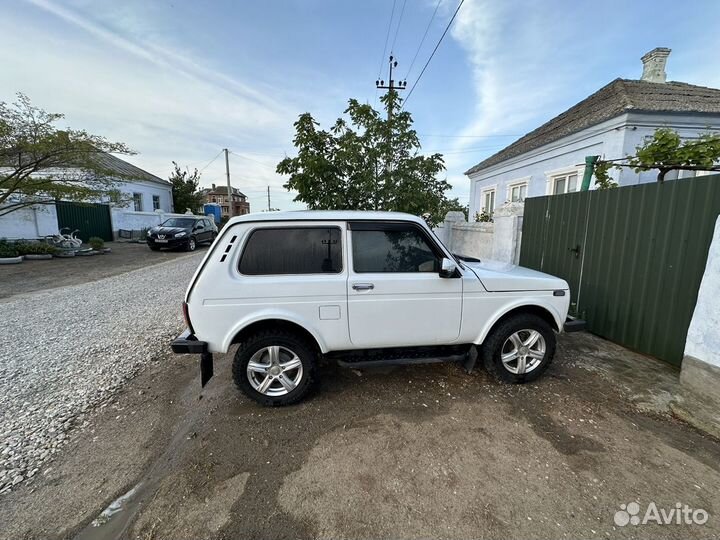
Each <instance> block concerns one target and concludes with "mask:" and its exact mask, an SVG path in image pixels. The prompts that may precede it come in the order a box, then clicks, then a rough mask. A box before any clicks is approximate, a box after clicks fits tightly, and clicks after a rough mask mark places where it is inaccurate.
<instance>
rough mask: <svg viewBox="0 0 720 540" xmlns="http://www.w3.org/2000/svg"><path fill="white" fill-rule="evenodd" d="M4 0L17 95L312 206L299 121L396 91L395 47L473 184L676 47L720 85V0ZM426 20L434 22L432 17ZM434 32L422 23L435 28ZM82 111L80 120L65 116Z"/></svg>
mask: <svg viewBox="0 0 720 540" xmlns="http://www.w3.org/2000/svg"><path fill="white" fill-rule="evenodd" d="M458 3H459V0H439V1H438V0H362V1H360V0H282V1H281V0H262V1H261V0H255V1H252V2H250V1H247V0H245V1H229V0H224V1H206V2H198V1H182V0H171V1H167V0H164V1H148V0H123V1H122V2H117V1H116V0H64V1H60V0H0V35H2V36H3V44H2V46H1V47H0V101H6V102H12V101H14V99H15V93H16V92H23V93H24V94H26V95H27V96H28V97H30V99H31V100H32V101H33V103H34V104H35V105H36V106H39V107H41V108H43V109H46V110H48V111H51V112H61V113H64V114H65V119H64V120H63V122H64V123H65V125H67V126H70V127H72V128H75V129H86V130H88V131H90V132H92V133H94V134H98V135H103V136H105V137H107V138H108V139H110V140H115V141H122V142H124V143H126V144H128V145H129V146H130V147H131V148H132V149H133V150H135V151H136V152H137V154H135V155H133V156H129V157H124V159H127V161H130V162H131V163H134V164H136V165H138V166H139V167H142V168H143V169H145V170H147V171H149V172H151V173H153V174H155V175H157V176H160V177H162V178H167V176H168V175H169V173H170V172H171V170H172V161H176V162H178V163H179V164H180V165H181V167H183V168H186V167H187V168H189V169H193V168H197V169H199V170H200V171H201V173H202V177H201V182H200V183H201V185H204V186H209V185H211V184H212V183H216V184H224V183H225V163H224V159H223V156H222V155H221V152H222V149H223V148H228V149H229V150H230V151H231V154H230V160H229V161H230V172H231V177H232V184H233V186H234V187H237V188H239V189H240V190H242V191H243V192H244V193H246V194H247V195H248V197H249V200H250V204H251V209H252V210H253V211H257V210H261V209H263V208H265V207H266V206H267V187H268V186H270V194H271V205H272V206H273V207H275V208H280V209H283V210H285V209H297V208H302V207H303V205H302V204H298V203H294V202H293V198H294V194H292V193H288V192H287V191H286V190H285V189H284V188H283V187H282V186H283V184H284V183H285V182H286V181H287V178H284V177H282V176H280V175H278V174H276V173H275V166H276V165H277V163H278V162H279V161H280V160H281V159H282V158H283V157H285V156H286V155H289V156H293V155H294V147H293V144H292V138H293V133H294V130H293V122H295V120H296V119H297V117H298V115H300V114H302V113H305V112H310V113H311V114H312V115H313V116H314V117H315V118H316V119H317V120H318V121H319V122H320V123H321V125H322V126H323V127H328V126H329V125H330V123H331V122H333V121H334V120H335V119H336V118H337V117H338V116H341V115H342V111H343V110H344V109H345V107H346V105H347V100H348V99H349V98H351V97H352V98H357V99H359V100H360V101H362V102H367V103H371V104H375V105H376V106H377V105H379V103H378V101H377V97H378V93H377V90H376V89H375V81H376V79H378V78H385V79H387V59H386V57H387V56H388V55H389V54H390V53H391V52H392V54H393V55H394V57H395V59H396V60H397V61H398V64H399V65H398V68H397V70H396V74H397V77H398V78H405V79H406V80H407V83H408V86H407V88H408V90H406V91H404V92H403V94H404V95H405V96H406V97H407V94H408V92H409V90H410V88H411V87H412V86H413V85H415V84H416V87H415V89H414V90H413V93H412V95H411V96H410V97H409V99H408V100H407V103H406V105H405V108H406V109H407V110H409V111H410V112H411V113H412V115H413V119H414V121H415V129H416V130H417V132H418V134H419V136H420V141H421V143H422V152H423V153H432V152H440V153H442V154H443V155H444V157H445V162H446V166H447V170H446V172H445V174H446V176H447V179H448V181H449V182H450V183H451V184H452V186H453V189H452V192H451V196H456V197H458V198H459V199H460V201H461V202H462V203H463V204H466V203H467V202H468V196H469V181H468V180H467V177H465V176H464V174H463V173H464V171H465V170H467V169H468V168H470V167H471V166H473V165H474V164H476V163H478V162H479V161H482V160H483V159H484V158H485V157H488V156H489V155H491V154H493V153H495V152H496V151H498V150H500V149H502V148H503V147H504V146H506V145H508V144H509V143H511V142H512V141H513V140H515V139H517V138H518V137H519V136H521V135H523V134H524V133H527V132H528V131H531V130H532V129H534V128H536V127H537V126H539V125H540V124H542V123H543V122H545V121H547V120H549V119H550V118H552V117H554V116H556V115H557V114H559V113H561V112H562V111H564V110H566V109H567V108H569V107H570V106H572V105H574V104H575V103H577V102H578V101H580V100H582V99H584V98H585V97H587V96H588V95H590V94H592V93H593V92H595V91H597V90H598V89H600V88H601V87H602V86H604V85H605V84H607V83H609V82H610V81H612V80H614V79H615V78H617V77H623V78H630V79H637V78H639V77H640V74H641V72H642V65H641V62H640V57H641V56H642V55H643V54H644V53H645V52H647V51H649V50H651V49H653V48H654V47H659V46H661V47H670V48H671V49H672V51H673V52H672V54H671V56H670V58H669V61H668V67H667V72H668V78H669V79H670V80H677V81H684V82H688V83H692V84H699V85H703V86H712V87H716V88H717V87H720V55H718V54H717V52H718V51H720V33H718V32H713V31H712V29H711V26H712V25H711V24H710V23H709V22H708V21H715V20H718V18H719V17H720V2H717V1H716V0H708V1H702V0H693V1H691V2H677V1H643V0H637V1H632V2H628V1H613V0H610V1H604V2H602V3H590V2H578V1H577V0H575V1H555V0H545V1H530V0H528V1H523V2H521V1H514V0H502V1H501V0H495V1H484V0H465V2H464V3H463V5H462V7H461V8H460V11H459V12H458V15H457V18H456V19H455V21H454V22H453V24H452V26H451V27H450V30H449V32H448V33H447V35H446V36H445V38H444V40H442V42H441V43H440V46H439V47H438V49H437V52H436V53H435V55H434V56H433V58H432V60H431V61H430V63H429V64H428V66H427V68H426V70H425V72H424V73H423V74H422V77H420V78H419V79H418V77H419V75H420V73H421V70H422V68H423V66H424V65H425V63H426V62H427V60H428V58H429V57H430V54H431V52H432V50H433V48H434V47H435V46H436V45H437V43H438V41H439V40H440V37H441V35H442V33H443V31H444V30H445V28H446V27H447V24H448V22H449V20H450V18H451V16H452V14H453V12H454V11H455V9H456V8H457V6H458ZM426 30H427V34H425V32H426ZM424 35H425V39H424V40H423V36H424ZM62 127H65V126H62Z"/></svg>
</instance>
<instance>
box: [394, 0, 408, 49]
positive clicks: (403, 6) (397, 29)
mask: <svg viewBox="0 0 720 540" xmlns="http://www.w3.org/2000/svg"><path fill="white" fill-rule="evenodd" d="M406 3H407V0H403V5H402V8H401V9H400V17H399V18H398V23H397V28H396V29H395V37H394V38H393V42H392V45H390V52H391V53H392V52H393V51H394V50H395V42H396V41H397V37H398V34H399V33H400V25H401V24H402V20H403V14H404V13H405V4H406Z"/></svg>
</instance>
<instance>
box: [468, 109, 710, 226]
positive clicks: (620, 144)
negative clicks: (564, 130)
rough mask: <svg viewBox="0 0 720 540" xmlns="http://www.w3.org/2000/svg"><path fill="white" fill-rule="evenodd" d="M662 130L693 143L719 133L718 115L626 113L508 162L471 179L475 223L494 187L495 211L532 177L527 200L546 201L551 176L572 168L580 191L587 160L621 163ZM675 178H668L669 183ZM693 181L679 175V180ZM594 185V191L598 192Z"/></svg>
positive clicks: (641, 178) (626, 172) (627, 179)
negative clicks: (515, 185)
mask: <svg viewBox="0 0 720 540" xmlns="http://www.w3.org/2000/svg"><path fill="white" fill-rule="evenodd" d="M660 127H670V128H672V129H674V130H676V131H677V132H678V133H679V134H680V136H681V137H683V138H694V137H697V136H698V135H699V134H700V133H705V132H707V131H709V130H712V131H714V132H718V130H720V115H707V114H705V115H698V114H673V113H662V114H657V113H656V114H652V113H637V112H631V113H625V114H622V115H620V116H618V117H616V118H613V119H611V120H607V121H605V122H602V123H600V124H597V125H595V126H591V127H589V128H587V129H585V130H583V131H581V132H579V133H575V134H573V135H569V136H567V137H564V138H562V139H560V140H558V141H555V142H553V143H550V144H547V145H544V146H542V147H540V148H537V149H535V150H532V151H530V152H527V153H526V154H523V155H521V156H517V157H515V158H511V159H508V160H507V161H504V162H502V163H499V164H497V165H493V166H491V167H489V168H487V169H483V170H482V171H479V172H477V173H475V174H472V175H470V216H471V219H472V217H473V216H475V213H476V212H479V211H480V208H481V207H482V204H483V203H482V190H483V189H488V188H491V187H495V189H496V193H495V207H496V208H497V207H499V206H500V205H501V204H502V203H504V202H505V201H507V200H508V199H509V195H508V186H509V185H510V184H512V183H513V182H514V181H516V180H519V179H522V178H525V177H530V180H529V186H528V194H527V196H528V197H538V196H542V195H548V194H549V193H550V191H549V184H548V175H551V174H553V173H557V172H560V171H562V170H566V169H569V168H575V169H576V170H577V173H578V186H579V183H580V182H581V179H582V175H583V172H584V170H585V165H584V163H585V157H586V156H593V155H599V156H601V158H604V159H618V158H622V157H625V156H627V155H633V154H635V149H636V147H637V146H639V145H641V144H642V143H643V142H644V141H645V138H646V137H650V136H652V135H653V133H655V130H656V129H658V128H660ZM610 175H611V176H612V177H613V178H614V179H615V180H616V181H617V182H618V183H619V184H620V185H623V186H625V185H633V184H638V183H645V182H654V181H655V180H656V179H657V171H645V172H642V173H640V174H639V175H638V174H636V173H635V171H633V170H632V169H629V168H623V169H622V170H621V171H617V170H611V171H610ZM673 176H674V175H672V174H671V175H670V176H668V179H671V178H672V177H673ZM687 176H694V174H693V173H692V172H688V171H685V172H681V173H680V174H679V177H680V178H684V177H687ZM594 183H595V181H594V179H593V181H592V182H591V184H590V188H591V189H594Z"/></svg>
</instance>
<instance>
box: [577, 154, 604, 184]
mask: <svg viewBox="0 0 720 540" xmlns="http://www.w3.org/2000/svg"><path fill="white" fill-rule="evenodd" d="M598 159H600V156H585V174H583V180H582V185H581V186H580V191H588V190H589V189H590V180H592V175H593V170H594V169H595V163H597V160H598Z"/></svg>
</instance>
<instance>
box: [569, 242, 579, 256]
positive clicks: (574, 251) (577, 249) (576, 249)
mask: <svg viewBox="0 0 720 540" xmlns="http://www.w3.org/2000/svg"><path fill="white" fill-rule="evenodd" d="M568 251H570V252H571V253H574V254H575V258H576V259H578V258H580V244H577V245H576V246H575V247H574V248H568Z"/></svg>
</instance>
